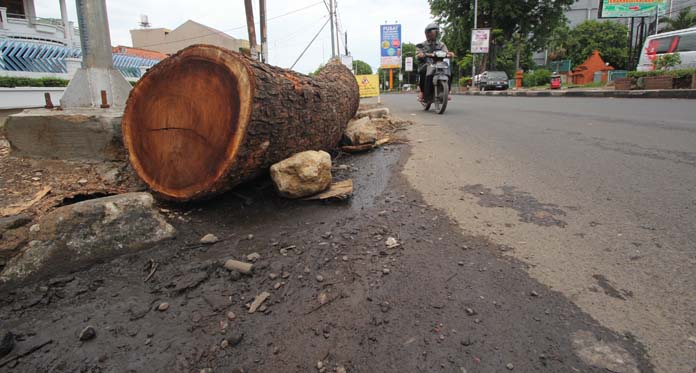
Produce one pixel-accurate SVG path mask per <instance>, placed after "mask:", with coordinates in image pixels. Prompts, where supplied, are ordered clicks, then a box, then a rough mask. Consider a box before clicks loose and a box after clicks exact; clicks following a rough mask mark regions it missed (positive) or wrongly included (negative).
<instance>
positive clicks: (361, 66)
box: [353, 60, 372, 75]
mask: <svg viewBox="0 0 696 373" xmlns="http://www.w3.org/2000/svg"><path fill="white" fill-rule="evenodd" d="M353 68H354V69H355V75H371V74H372V67H371V66H370V65H368V63H367V62H365V61H362V60H353Z"/></svg>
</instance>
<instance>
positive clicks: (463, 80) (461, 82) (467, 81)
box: [459, 76, 471, 87]
mask: <svg viewBox="0 0 696 373" xmlns="http://www.w3.org/2000/svg"><path fill="white" fill-rule="evenodd" d="M470 85H471V78H470V77H468V76H465V77H462V78H460V79H459V86H460V87H468V86H470Z"/></svg>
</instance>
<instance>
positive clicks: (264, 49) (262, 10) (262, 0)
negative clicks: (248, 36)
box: [259, 0, 268, 63]
mask: <svg viewBox="0 0 696 373" xmlns="http://www.w3.org/2000/svg"><path fill="white" fill-rule="evenodd" d="M259 18H261V61H262V62H264V63H268V38H267V35H266V31H267V27H266V0H259Z"/></svg>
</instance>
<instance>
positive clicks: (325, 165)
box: [271, 150, 331, 198]
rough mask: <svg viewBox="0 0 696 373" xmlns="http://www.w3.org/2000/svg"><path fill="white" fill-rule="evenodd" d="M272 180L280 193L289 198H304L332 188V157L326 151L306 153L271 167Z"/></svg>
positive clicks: (298, 154)
mask: <svg viewBox="0 0 696 373" xmlns="http://www.w3.org/2000/svg"><path fill="white" fill-rule="evenodd" d="M271 178H272V179H273V182H274V183H275V186H276V189H277V190H278V193H279V194H280V195H281V196H283V197H287V198H303V197H309V196H311V195H314V194H317V193H320V192H323V191H325V190H326V189H328V188H329V187H330V186H331V155H329V153H327V152H325V151H311V150H310V151H305V152H301V153H297V154H295V155H293V156H292V157H290V158H288V159H285V160H283V161H280V162H278V163H276V164H274V165H273V166H271Z"/></svg>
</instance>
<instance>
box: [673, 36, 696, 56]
mask: <svg viewBox="0 0 696 373" xmlns="http://www.w3.org/2000/svg"><path fill="white" fill-rule="evenodd" d="M694 51H696V33H693V34H684V35H681V36H679V47H678V48H677V52H694Z"/></svg>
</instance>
